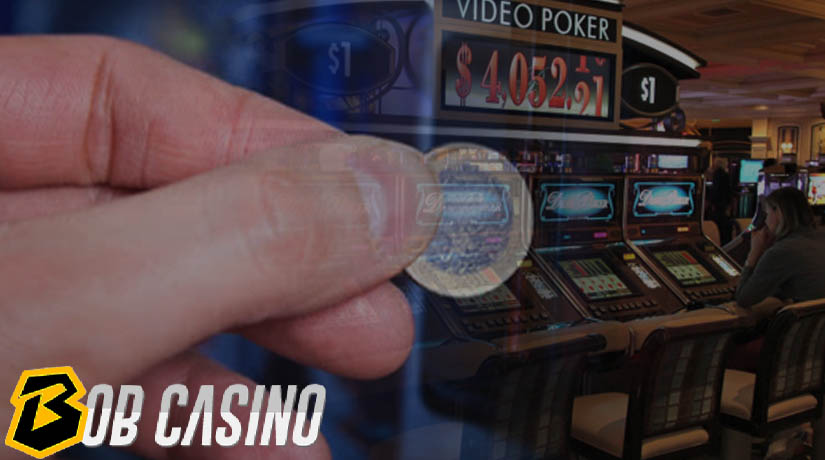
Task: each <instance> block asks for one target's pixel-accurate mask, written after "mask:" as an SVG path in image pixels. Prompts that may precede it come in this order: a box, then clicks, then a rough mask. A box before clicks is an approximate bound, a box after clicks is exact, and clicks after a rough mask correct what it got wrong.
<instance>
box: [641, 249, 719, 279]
mask: <svg viewBox="0 0 825 460" xmlns="http://www.w3.org/2000/svg"><path fill="white" fill-rule="evenodd" d="M652 252H653V256H654V257H655V258H656V260H658V261H659V263H661V264H662V266H663V267H665V269H667V271H669V272H670V274H671V275H673V277H674V278H676V280H677V281H678V282H679V284H681V285H682V286H683V287H690V286H698V285H701V284H709V283H716V282H718V281H719V280H718V279H717V278H716V276H714V275H713V274H712V273H711V272H710V271H709V270H708V269H707V267H705V266H704V265H703V264H702V263H701V262H699V260H698V259H697V257H696V256H695V255H694V254H693V253H692V252H691V251H690V250H688V249H686V248H681V249H665V250H658V251H652Z"/></svg>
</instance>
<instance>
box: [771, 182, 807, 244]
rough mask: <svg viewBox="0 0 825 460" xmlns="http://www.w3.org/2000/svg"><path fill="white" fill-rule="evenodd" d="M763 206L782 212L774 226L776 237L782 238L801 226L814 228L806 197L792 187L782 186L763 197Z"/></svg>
mask: <svg viewBox="0 0 825 460" xmlns="http://www.w3.org/2000/svg"><path fill="white" fill-rule="evenodd" d="M765 206H770V207H771V208H772V209H774V210H777V209H778V210H779V212H781V213H782V222H780V224H779V226H778V227H777V228H776V237H777V238H782V237H784V236H787V235H788V234H789V233H792V232H795V231H797V230H799V229H801V228H816V221H815V220H814V212H813V210H812V209H811V206H810V205H809V204H808V198H807V197H806V196H805V194H804V193H802V192H801V191H799V190H797V189H795V188H793V187H783V188H780V189H779V190H775V191H774V192H773V193H771V194H770V195H768V196H767V197H765Z"/></svg>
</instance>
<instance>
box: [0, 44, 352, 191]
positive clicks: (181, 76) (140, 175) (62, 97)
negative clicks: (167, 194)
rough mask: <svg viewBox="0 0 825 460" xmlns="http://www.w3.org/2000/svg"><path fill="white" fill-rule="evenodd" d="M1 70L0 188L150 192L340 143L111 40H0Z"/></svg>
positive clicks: (254, 99) (273, 108)
mask: <svg viewBox="0 0 825 460" xmlns="http://www.w3.org/2000/svg"><path fill="white" fill-rule="evenodd" d="M0 69H3V71H2V72H0V107H2V110H0V165H3V167H2V168H0V189H2V188H20V187H35V186H52V185H90V184H109V185H111V186H115V187H125V188H149V187H154V186H158V185H163V184H165V183H168V182H172V181H176V180H179V179H182V178H185V177H188V176H192V175H195V174H197V173H200V172H203V171H206V170H209V169H212V168H215V167H217V166H220V165H224V164H227V163H229V162H231V161H233V160H234V159H237V158H239V157H242V156H244V155H245V154H247V153H250V152H255V151H259V150H263V149H266V148H272V147H280V146H285V145H292V144H296V143H301V142H304V141H307V140H310V139H311V140H313V141H318V140H323V139H326V138H330V137H333V136H336V135H338V133H339V132H338V131H337V130H335V129H334V128H332V127H330V126H329V125H326V124H324V123H322V122H320V121H318V120H315V119H313V118H311V117H308V116H306V115H303V114H301V113H299V112H297V111H295V110H292V109H290V108H288V107H285V106H283V105H281V104H279V103H277V102H275V101H272V100H270V99H267V98H265V97H263V96H261V95H258V94H255V93H252V92H250V91H246V90H243V89H241V88H238V87H234V86H231V85H229V84H227V83H224V82H222V81H220V80H218V79H216V78H213V77H210V76H209V75H207V74H204V73H202V72H199V71H197V70H195V69H192V68H190V67H187V66H185V65H183V64H181V63H178V62H176V61H174V60H172V59H170V58H168V57H166V56H163V55H162V54H160V53H157V52H154V51H151V50H149V49H147V48H144V47H142V46H139V45H135V44H132V43H129V42H125V41H120V40H115V39H111V38H105V37H59V36H40V37H4V38H0Z"/></svg>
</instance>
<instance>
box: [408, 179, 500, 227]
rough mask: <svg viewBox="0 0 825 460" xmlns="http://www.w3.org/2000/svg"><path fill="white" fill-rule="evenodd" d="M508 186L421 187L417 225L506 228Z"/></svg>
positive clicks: (419, 187) (419, 188) (424, 185)
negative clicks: (492, 226) (466, 225)
mask: <svg viewBox="0 0 825 460" xmlns="http://www.w3.org/2000/svg"><path fill="white" fill-rule="evenodd" d="M509 190H510V188H509V186H508V185H504V184H421V185H419V186H418V194H419V201H418V208H417V213H416V222H417V223H418V224H420V225H455V224H468V223H469V224H477V225H505V224H507V223H508V222H509V221H510V210H509V208H508V206H507V202H508V201H507V197H508V196H509Z"/></svg>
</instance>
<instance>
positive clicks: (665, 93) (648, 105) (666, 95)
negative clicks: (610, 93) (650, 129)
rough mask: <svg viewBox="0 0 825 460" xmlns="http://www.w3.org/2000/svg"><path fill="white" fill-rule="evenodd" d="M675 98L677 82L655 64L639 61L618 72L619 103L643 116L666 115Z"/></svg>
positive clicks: (677, 90)
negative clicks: (620, 86) (620, 87)
mask: <svg viewBox="0 0 825 460" xmlns="http://www.w3.org/2000/svg"><path fill="white" fill-rule="evenodd" d="M678 102H679V82H678V81H677V80H676V77H674V76H673V75H671V74H670V72H668V71H667V70H665V69H663V68H662V67H659V66H657V65H655V64H639V65H634V66H633V67H630V68H627V69H625V71H624V72H623V73H622V104H623V105H624V106H625V107H627V108H628V109H630V110H631V111H633V112H635V113H636V114H639V115H641V116H644V117H658V116H662V115H666V114H668V113H670V112H672V111H673V109H675V108H676V104H677V103H678Z"/></svg>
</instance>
